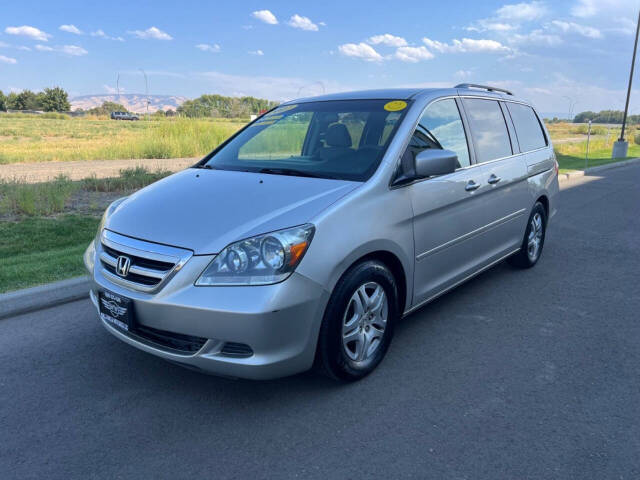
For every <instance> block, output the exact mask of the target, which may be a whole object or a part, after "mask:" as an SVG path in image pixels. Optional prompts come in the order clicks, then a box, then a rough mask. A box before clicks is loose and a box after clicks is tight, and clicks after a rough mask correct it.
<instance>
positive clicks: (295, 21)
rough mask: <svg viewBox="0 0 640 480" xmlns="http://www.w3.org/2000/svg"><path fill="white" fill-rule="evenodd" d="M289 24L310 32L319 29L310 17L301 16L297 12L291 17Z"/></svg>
mask: <svg viewBox="0 0 640 480" xmlns="http://www.w3.org/2000/svg"><path fill="white" fill-rule="evenodd" d="M274 18H275V17H274ZM288 25H289V26H290V27H293V28H299V29H301V30H307V31H310V32H317V31H318V25H316V24H315V23H313V22H312V21H311V19H310V18H308V17H303V16H300V15H298V14H297V13H296V14H294V15H293V16H292V17H291V18H290V19H289V22H288Z"/></svg>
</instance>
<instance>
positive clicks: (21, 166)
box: [0, 157, 201, 183]
mask: <svg viewBox="0 0 640 480" xmlns="http://www.w3.org/2000/svg"><path fill="white" fill-rule="evenodd" d="M200 158H201V157H195V158H161V159H153V158H152V159H129V160H77V161H70V162H38V163H10V164H8V165H0V180H12V179H17V180H22V181H25V182H27V183H39V182H46V181H48V180H53V179H54V178H55V177H56V176H58V175H60V174H62V175H66V176H68V177H69V178H70V179H71V180H82V179H83V178H86V177H89V176H91V175H92V174H95V175H96V177H98V178H107V177H117V176H118V175H119V173H120V170H122V169H125V168H135V167H138V166H143V167H145V168H147V169H148V170H150V171H155V170H159V169H160V170H169V171H171V172H175V171H178V170H182V169H184V168H187V167H188V166H190V165H193V164H194V163H196V162H197V161H198V160H200Z"/></svg>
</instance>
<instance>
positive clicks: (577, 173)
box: [558, 158, 640, 183]
mask: <svg viewBox="0 0 640 480" xmlns="http://www.w3.org/2000/svg"><path fill="white" fill-rule="evenodd" d="M636 163H640V158H632V159H630V160H623V161H621V162H615V163H608V164H606V165H599V166H597V167H591V168H587V169H586V170H584V171H583V170H574V171H571V172H568V173H560V174H558V181H559V182H561V183H562V182H566V181H568V180H573V179H575V178H578V177H584V176H585V175H590V174H592V173H598V172H601V171H603V170H610V169H612V168H620V167H626V166H627V165H633V164H636Z"/></svg>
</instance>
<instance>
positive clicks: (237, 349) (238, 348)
mask: <svg viewBox="0 0 640 480" xmlns="http://www.w3.org/2000/svg"><path fill="white" fill-rule="evenodd" d="M220 353H222V354H223V355H227V356H228V357H241V358H246V357H250V356H251V355H253V350H252V349H251V347H250V346H249V345H246V344H244V343H236V342H226V343H225V344H224V345H223V347H222V350H220Z"/></svg>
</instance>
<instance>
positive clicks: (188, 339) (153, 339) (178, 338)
mask: <svg viewBox="0 0 640 480" xmlns="http://www.w3.org/2000/svg"><path fill="white" fill-rule="evenodd" d="M128 334H129V336H131V337H133V338H135V339H137V340H143V341H144V343H148V344H151V345H152V346H154V347H157V348H160V349H162V350H170V351H177V352H180V353H185V354H191V353H196V352H197V351H198V350H200V349H201V348H202V347H203V346H204V344H205V343H206V342H207V339H206V338H204V337H195V336H192V335H183V334H181V333H174V332H168V331H166V330H158V329H157V328H151V327H145V326H143V325H136V327H135V328H133V329H132V330H131V331H129V332H128Z"/></svg>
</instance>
